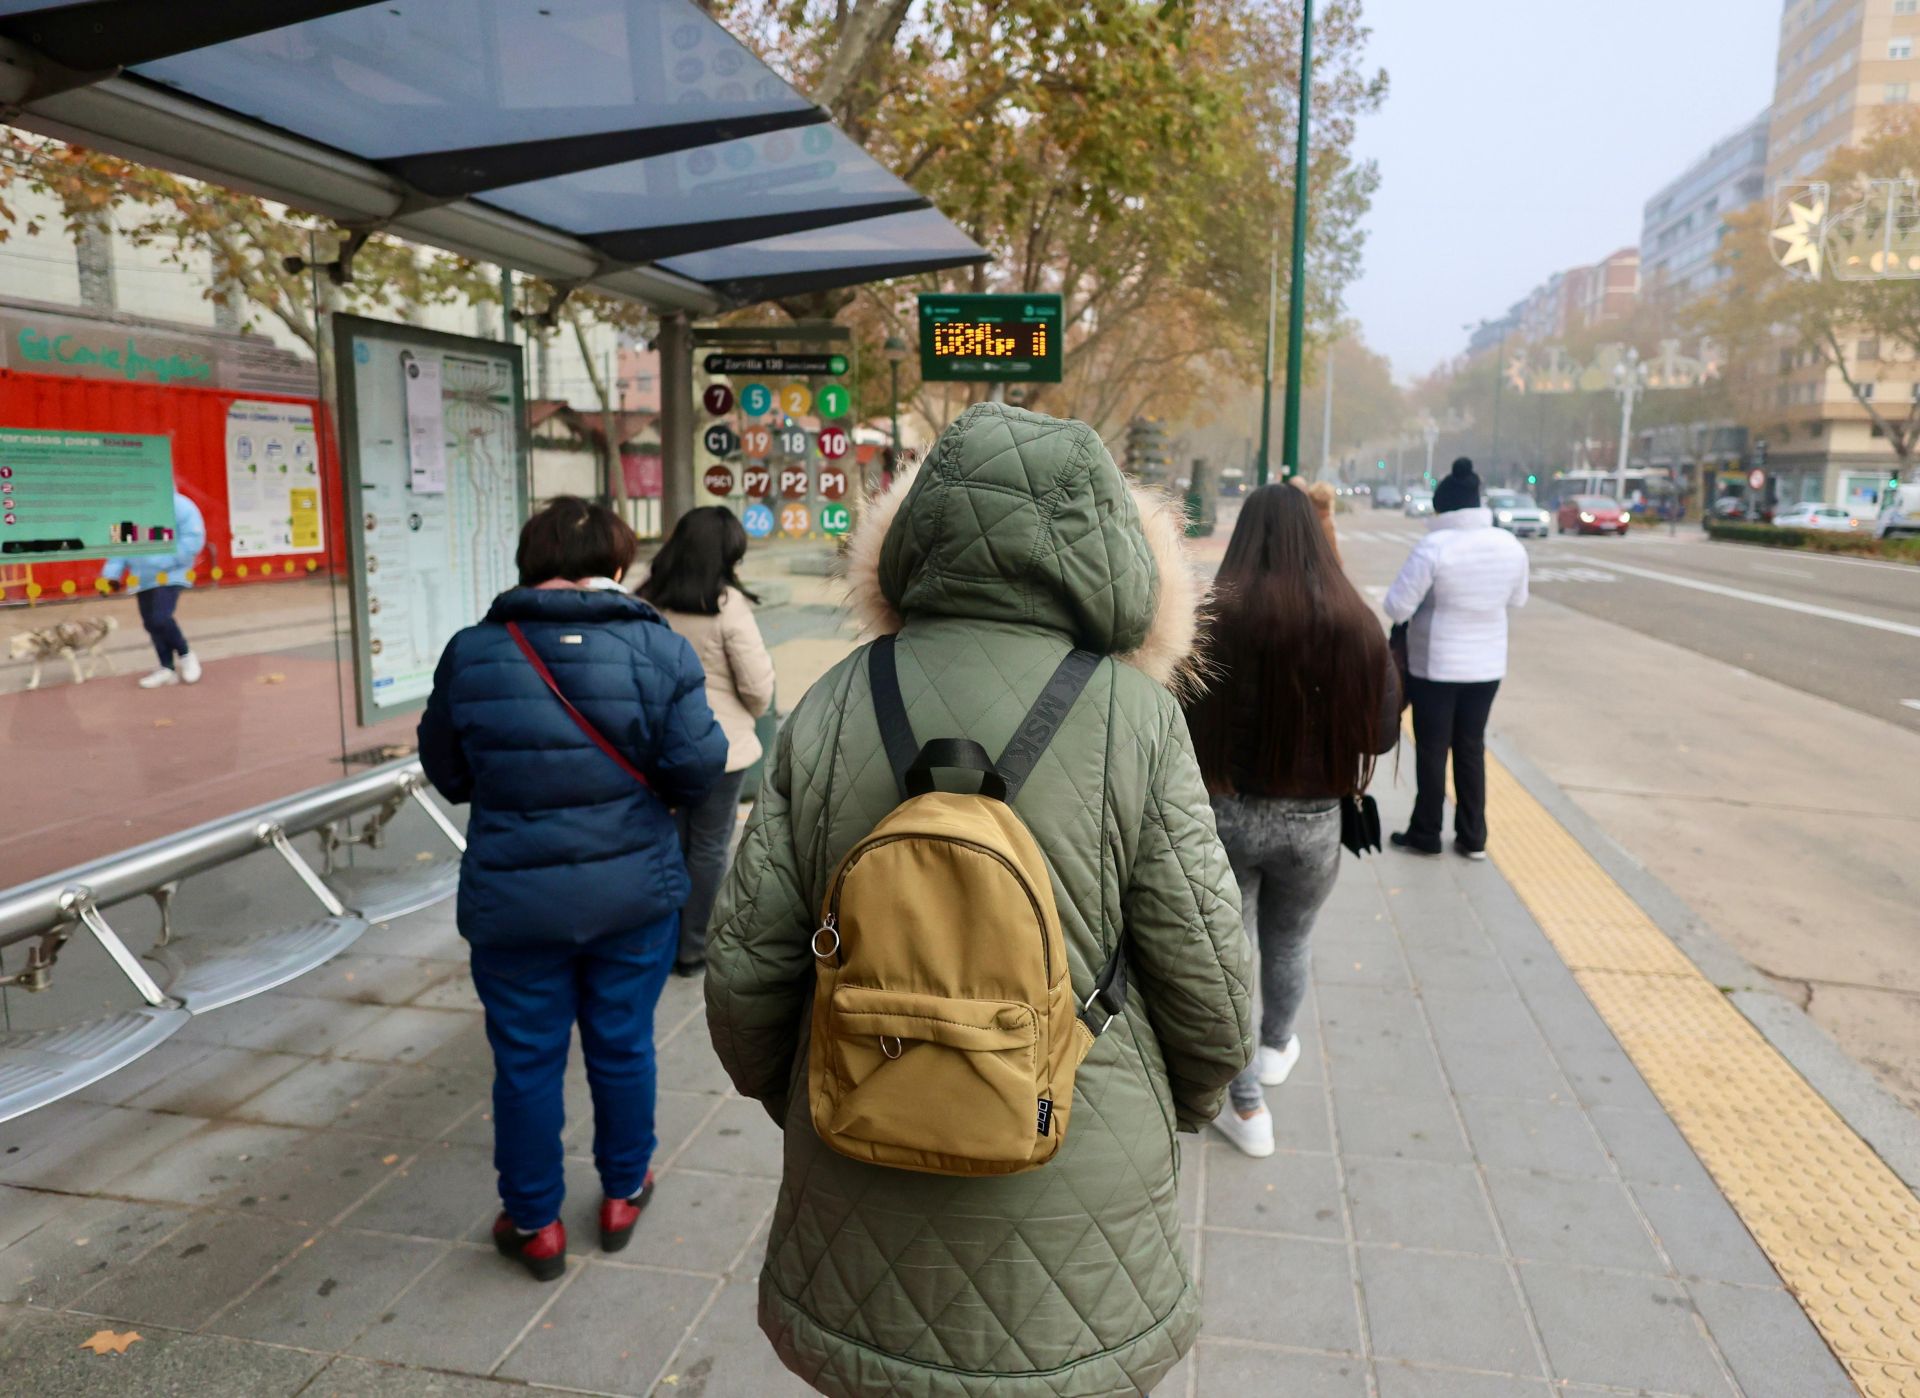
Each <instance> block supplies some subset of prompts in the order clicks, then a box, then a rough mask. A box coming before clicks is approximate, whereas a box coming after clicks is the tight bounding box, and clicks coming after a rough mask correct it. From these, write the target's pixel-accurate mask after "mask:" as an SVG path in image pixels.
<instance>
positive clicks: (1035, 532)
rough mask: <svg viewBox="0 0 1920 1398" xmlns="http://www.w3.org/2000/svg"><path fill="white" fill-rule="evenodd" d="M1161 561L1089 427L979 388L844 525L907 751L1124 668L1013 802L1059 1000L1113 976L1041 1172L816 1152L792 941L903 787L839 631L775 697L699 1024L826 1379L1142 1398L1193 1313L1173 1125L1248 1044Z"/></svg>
mask: <svg viewBox="0 0 1920 1398" xmlns="http://www.w3.org/2000/svg"><path fill="white" fill-rule="evenodd" d="M1180 550H1181V540H1180V528H1179V520H1178V519H1177V517H1176V516H1175V515H1174V514H1173V512H1172V511H1171V510H1170V509H1169V508H1168V507H1167V506H1166V505H1164V504H1163V503H1162V502H1159V501H1158V500H1156V499H1155V498H1154V497H1150V496H1145V495H1136V493H1134V492H1132V491H1130V490H1129V488H1128V486H1127V483H1126V481H1125V479H1124V478H1123V477H1122V476H1121V474H1120V472H1119V470H1118V469H1117V468H1116V467H1115V466H1114V464H1113V459H1112V457H1110V456H1109V455H1108V454H1107V450H1106V448H1105V446H1103V445H1102V443H1101V441H1100V439H1099V437H1098V436H1097V435H1096V434H1095V433H1094V432H1093V431H1092V429H1091V428H1088V427H1087V426H1085V425H1084V424H1082V423H1076V422H1063V421H1059V420H1057V419H1053V418H1047V417H1041V416H1039V415H1038V414H1034V413H1027V412H1022V411H1020V410H1018V409H1014V408H1009V407H1005V406H1002V405H999V404H987V405H983V406H979V407H975V408H972V409H970V410H969V411H968V412H967V413H966V414H965V415H964V416H963V417H961V418H960V420H959V421H958V422H956V423H955V424H954V425H953V426H952V427H950V428H949V429H948V430H947V431H946V432H945V433H944V434H943V435H942V436H941V438H940V441H939V443H938V444H937V445H936V446H935V448H934V451H933V453H932V455H931V457H930V458H929V460H928V462H927V464H926V465H925V467H924V468H922V470H921V471H920V472H919V473H918V475H917V476H916V477H914V478H913V479H912V480H911V481H910V482H903V483H901V484H899V485H897V486H896V488H895V489H894V491H893V492H891V493H890V495H889V496H887V497H884V498H882V499H881V500H879V501H877V502H875V503H874V504H873V505H872V506H870V507H869V509H868V511H867V517H866V519H865V520H864V521H863V524H862V526H861V530H860V532H859V534H858V535H857V536H856V538H855V540H854V546H853V550H852V566H851V574H852V576H851V579H850V581H851V584H852V588H853V593H854V604H855V607H856V610H857V611H858V612H859V614H860V615H861V617H862V619H863V621H865V622H866V623H867V625H868V628H869V629H870V630H872V631H876V632H886V631H897V632H898V633H899V642H898V662H899V673H900V686H901V690H902V692H903V694H904V695H905V698H906V702H907V708H908V712H909V715H910V717H911V718H912V721H913V729H914V733H915V735H916V736H917V737H919V739H920V740H921V741H923V742H924V741H926V740H928V739H930V738H935V737H970V738H974V739H976V740H978V741H979V742H981V743H982V744H984V745H985V746H986V747H987V749H988V750H989V751H991V752H998V751H1000V749H1001V748H1002V747H1003V746H1004V745H1005V744H1006V742H1007V740H1008V739H1009V738H1010V737H1011V736H1012V734H1013V730H1014V727H1015V725H1016V724H1017V723H1018V722H1019V720H1020V719H1021V717H1022V716H1023V715H1024V714H1025V713H1026V710H1027V707H1028V705H1029V704H1030V703H1031V702H1032V701H1033V699H1034V698H1035V697H1036V696H1037V695H1038V693H1039V691H1040V688H1041V686H1042V685H1043V684H1044V683H1045V681H1046V679H1047V677H1048V676H1049V675H1050V674H1051V673H1052V672H1053V669H1054V666H1055V665H1057V664H1058V663H1059V661H1060V660H1061V658H1062V657H1063V656H1064V655H1065V654H1066V652H1067V650H1068V649H1069V647H1070V646H1071V645H1073V644H1076V643H1077V644H1079V645H1082V646H1085V647H1088V648H1090V649H1093V650H1098V651H1100V652H1102V653H1105V654H1109V655H1113V656H1115V657H1117V658H1118V660H1119V663H1117V664H1109V665H1103V666H1102V667H1101V668H1100V669H1099V670H1098V671H1097V672H1096V673H1095V675H1094V678H1093V680H1092V681H1091V683H1089V685H1088V686H1087V689H1086V691H1085V692H1084V693H1083V694H1082V695H1081V696H1080V699H1079V701H1078V703H1077V704H1075V706H1074V708H1073V710H1072V712H1071V714H1070V715H1069V716H1068V718H1067V721H1066V723H1065V724H1064V725H1063V726H1062V728H1061V730H1060V732H1059V734H1058V735H1057V736H1056V737H1055V739H1054V741H1053V744H1052V746H1051V747H1050V748H1049V749H1048V750H1047V752H1046V754H1045V755H1044V756H1043V757H1042V759H1041V761H1040V764H1039V766H1038V767H1037V768H1036V769H1035V771H1034V773H1033V776H1032V778H1031V780H1030V781H1029V782H1028V784H1027V786H1026V787H1025V788H1024V789H1023V790H1022V791H1021V793H1020V795H1019V797H1018V799H1017V802H1016V809H1017V810H1018V811H1019V813H1020V815H1021V817H1022V818H1023V819H1024V820H1025V821H1026V822H1027V824H1028V826H1029V827H1030V828H1031V829H1032V831H1033V833H1034V836H1035V838H1036V839H1037V841H1038V842H1039V845H1040V848H1041V850H1042V851H1043V852H1044V854H1045V855H1046V858H1047V862H1048V865H1049V868H1050V872H1051V874H1052V878H1053V884H1054V896H1055V900H1056V902H1057V903H1058V906H1059V910H1060V916H1061V921H1062V923H1063V925H1064V929H1065V933H1066V941H1067V947H1068V955H1069V959H1070V961H1071V963H1072V970H1073V983H1074V986H1075V989H1076V991H1077V992H1078V993H1079V994H1080V996H1081V997H1082V998H1084V997H1085V995H1086V994H1087V992H1088V991H1089V990H1090V988H1091V986H1092V984H1093V977H1094V974H1095V972H1096V971H1097V969H1098V968H1099V967H1100V966H1101V965H1102V964H1103V963H1104V962H1105V961H1106V959H1107V957H1108V954H1109V953H1110V952H1111V951H1112V949H1113V948H1114V946H1115V945H1116V944H1117V943H1119V942H1120V941H1122V940H1123V939H1124V941H1125V943H1126V947H1127V953H1128V958H1129V965H1130V968H1131V977H1132V982H1131V988H1130V994H1129V998H1128V1006H1127V1012H1126V1014H1124V1015H1123V1016H1121V1017H1120V1018H1118V1019H1116V1020H1115V1021H1114V1022H1113V1025H1112V1027H1111V1028H1110V1029H1109V1030H1108V1032H1107V1033H1106V1035H1105V1036H1104V1037H1102V1038H1101V1039H1100V1041H1099V1042H1098V1043H1097V1044H1095V1046H1094V1048H1093V1051H1092V1053H1091V1054H1090V1055H1089V1056H1088V1058H1087V1060H1086V1062H1085V1064H1084V1065H1082V1067H1081V1069H1080V1072H1079V1077H1078V1081H1077V1084H1076V1089H1075V1091H1076V1094H1077V1095H1076V1097H1075V1101H1074V1107H1073V1113H1072V1124H1071V1126H1070V1128H1069V1130H1068V1133H1067V1138H1066V1142H1065V1144H1064V1145H1063V1146H1062V1148H1061V1150H1060V1152H1059V1154H1058V1155H1057V1156H1056V1157H1055V1158H1054V1159H1053V1161H1052V1162H1050V1163H1049V1164H1047V1165H1045V1166H1042V1167H1041V1168H1039V1169H1037V1170H1034V1171H1030V1172H1028V1173H1026V1174H1021V1175H1013V1176H1008V1177H1002V1178H991V1179H951V1178H944V1177H938V1176H934V1175H923V1174H914V1173H910V1172H906V1171H901V1170H893V1169H887V1168H884V1167H879V1166H874V1165H867V1164H862V1163H858V1162H856V1161H853V1160H849V1159H846V1158H845V1157H842V1156H840V1155H837V1154H835V1153H834V1152H833V1151H831V1150H829V1149H828V1148H827V1147H826V1146H825V1145H823V1144H822V1143H821V1141H820V1139H819V1137H818V1136H817V1135H816V1134H815V1133H814V1129H813V1124H812V1121H811V1119H810V1117H809V1115H808V1108H807V1100H806V1093H805V1091H804V1084H805V1079H806V1061H805V1059H806V1043H807V1030H806V1019H807V1015H808V1013H809V1009H810V1002H811V996H812V987H813V960H812V956H811V955H810V953H809V951H808V939H809V938H810V937H811V935H812V933H813V931H814V928H815V927H816V926H817V925H818V922H819V911H820V902H821V894H822V891H823V888H824V886H825V884H826V882H827V879H828V876H829V875H830V874H831V872H832V870H833V868H834V866H835V864H836V863H837V862H838V861H839V859H840V856H841V855H842V854H844V853H845V852H846V850H847V849H848V847H849V846H851V845H852V844H853V843H854V842H855V841H856V840H858V839H860V838H861V837H862V836H863V835H865V834H866V833H867V832H868V831H869V830H870V829H871V828H872V827H873V826H874V825H875V824H876V823H877V822H878V821H879V820H880V818H881V817H882V816H884V815H885V814H886V813H887V812H888V811H889V810H891V809H892V808H893V806H894V805H896V804H897V802H898V799H899V798H898V796H897V794H896V791H895V787H894V779H893V776H892V773H891V772H890V771H889V770H888V766H887V760H886V756H885V753H884V751H883V750H882V746H881V741H880V733H879V728H878V725H877V723H876V721H875V719H874V714H873V705H872V701H871V698H870V696H869V693H868V688H867V669H866V651H865V649H864V648H862V649H861V650H859V651H856V652H855V653H854V654H853V655H852V656H851V657H849V658H848V659H847V660H845V661H843V662H842V663H841V664H840V665H838V666H837V667H835V668H834V669H833V670H832V671H830V672H829V673H828V674H827V675H826V676H825V677H824V678H822V679H821V681H820V682H819V683H818V684H816V685H815V686H814V687H813V688H812V689H811V690H810V691H809V692H808V693H807V695H806V697H805V698H804V699H802V700H801V701H800V704H799V706H798V707H797V708H796V709H795V710H794V711H793V714H792V715H791V716H790V717H789V718H788V719H787V721H786V725H785V727H784V728H783V729H782V730H781V733H780V738H779V741H778V743H777V744H776V746H775V749H774V752H773V755H772V758H771V760H770V762H769V764H768V773H767V780H766V783H765V785H764V786H763V787H762V789H761V793H760V798H759V801H758V804H757V805H756V806H755V808H754V813H753V817H752V820H751V821H750V822H749V823H748V826H747V831H746V836H745V839H744V842H743V843H742V845H741V848H740V852H739V856H738V858H737V859H736V861H735V863H734V866H733V872H732V874H731V876H730V877H729V879H728V881H727V885H726V888H725V890H724V892H723V893H722V895H721V899H720V905H719V908H718V909H717V911H716V913H715V917H714V926H713V932H712V937H711V941H710V943H709V947H708V953H707V955H708V969H707V1014H708V1020H709V1023H710V1025H711V1027H712V1031H713V1041H714V1046H715V1047H716V1048H717V1049H718V1051H719V1054H720V1058H721V1061H722V1062H724V1063H725V1065H726V1068H727V1071H728V1073H729V1074H731V1075H732V1078H733V1081H734V1084H735V1085H736V1086H737V1087H738V1088H739V1090H740V1091H741V1092H742V1093H745V1094H746V1095H748V1096H750V1097H755V1098H758V1099H759V1100H760V1101H762V1102H764V1103H765V1104H766V1106H767V1108H768V1110H769V1111H770V1112H771V1113H772V1114H773V1116H774V1119H775V1120H776V1121H778V1122H779V1123H780V1125H781V1126H782V1127H783V1128H784V1131H785V1147H784V1154H785V1165H784V1171H783V1178H782V1181H781V1189H780V1198H779V1205H778V1208H777V1210H776V1212H775V1214H774V1220H773V1231H772V1235H771V1237H770V1239H769V1241H768V1244H767V1257H766V1264H765V1267H764V1269H763V1270H762V1272H761V1279H760V1323H761V1326H762V1328H764V1329H765V1330H766V1332H767V1334H768V1335H769V1336H770V1337H771V1338H772V1340H773V1343H774V1345H775V1347H776V1348H777V1349H778V1351H779V1353H780V1357H781V1358H782V1359H783V1360H784V1361H785V1362H786V1363H787V1365H788V1367H790V1368H791V1369H793V1370H794V1371H795V1372H796V1373H798V1374H799V1375H800V1376H801V1377H802V1378H804V1379H805V1380H807V1381H808V1382H809V1383H811V1384H812V1385H813V1386H814V1387H815V1388H816V1389H818V1390H820V1391H821V1392H824V1393H829V1394H839V1395H859V1398H877V1396H878V1395H903V1398H904V1396H905V1395H916V1398H932V1396H933V1395H940V1398H944V1396H945V1395H982V1398H985V1395H989V1394H991V1395H993V1398H1038V1395H1046V1394H1069V1395H1075V1398H1095V1395H1128V1394H1137V1393H1141V1392H1144V1391H1146V1390H1148V1389H1150V1388H1151V1386H1152V1385H1153V1384H1154V1383H1155V1382H1157V1381H1158V1380H1159V1379H1160V1378H1161V1377H1162V1376H1163V1375H1164V1374H1165V1373H1166V1372H1167V1370H1169V1369H1170V1368H1172V1367H1173V1365H1174V1363H1175V1362H1176V1361H1177V1360H1178V1359H1179V1358H1180V1356H1181V1355H1182V1354H1183V1353H1185V1352H1186V1350H1187V1349H1188V1347H1189V1346H1190V1345H1191V1344H1192V1342H1193V1339H1194V1336H1195V1333H1196V1332H1197V1331H1198V1329H1199V1325H1200V1314H1199V1303H1198V1298H1197V1296H1196V1295H1195V1292H1194V1286H1193V1281H1192V1278H1191V1277H1190V1275H1189V1273H1188V1269H1187V1264H1186V1260H1185V1256H1186V1248H1185V1247H1184V1245H1183V1243H1182V1239H1181V1234H1180V1222H1179V1210H1178V1207H1177V1204H1176V1197H1175V1195H1176V1189H1177V1178H1178V1171H1179V1155H1178V1151H1177V1149H1176V1146H1175V1143H1174V1133H1175V1132H1176V1131H1194V1130H1197V1129H1199V1128H1200V1127H1201V1126H1202V1125H1203V1124H1204V1123H1206V1122H1207V1121H1209V1120H1210V1119H1211V1118H1212V1116H1213V1114H1214V1112H1215V1111H1216V1110H1217V1109H1218V1107H1219V1104H1220V1098H1221V1094H1222V1092H1223V1090H1224V1089H1225V1087H1226V1084H1227V1082H1228V1081H1229V1080H1230V1079H1231V1078H1232V1077H1233V1075H1234V1073H1235V1072H1236V1071H1238V1070H1239V1069H1240V1068H1241V1067H1242V1066H1243V1065H1244V1064H1245V1063H1246V1062H1247V1061H1248V1059H1249V1057H1250V1056H1251V1053H1252V1042H1251V1025H1250V1020H1249V1006H1248V989H1247V987H1248V979H1249V977H1248V972H1249V951H1248V945H1247V938H1246V934H1245V932H1244V931H1243V930H1242V928H1241V922H1240V908H1239V899H1238V896H1237V893H1236V891H1235V884H1234V880H1233V876H1232V874H1231V872H1230V871H1229V869H1228V867H1227V859H1226V855H1225V853H1224V852H1223V851H1222V849H1221V847H1220V842H1219V840H1218V838H1217V837H1216V836H1215V834H1214V827H1213V817H1212V813H1211V811H1210V810H1209V808H1208V805H1207V794H1206V790H1205V788H1204V787H1203V785H1202V784H1201V780H1200V773H1199V770H1198V769H1197V767H1196V766H1195V764H1194V758H1193V752H1192V748H1191V745H1190V743H1189V740H1188V737H1187V726H1186V723H1185V722H1184V720H1183V719H1182V717H1181V712H1180V706H1179V704H1178V703H1177V702H1176V700H1175V697H1174V695H1173V693H1172V692H1170V689H1169V685H1171V684H1175V683H1177V682H1178V674H1179V671H1180V667H1181V665H1182V664H1183V662H1184V661H1185V659H1186V652H1187V650H1188V649H1189V648H1190V647H1191V644H1192V639H1193V628H1194V605H1195V603H1194V588H1193V583H1192V581H1191V578H1190V576H1189V574H1188V572H1187V570H1186V565H1185V563H1184V562H1183V560H1182V558H1181V555H1180ZM951 780H952V781H953V783H954V785H955V789H963V786H962V784H963V783H966V782H967V781H969V780H970V779H969V778H967V777H964V776H961V775H958V774H955V775H953V776H952V777H951ZM929 1106H930V1108H931V1109H935V1110H937V1107H938V1104H929Z"/></svg>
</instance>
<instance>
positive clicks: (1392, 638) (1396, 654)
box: [1387, 621, 1413, 713]
mask: <svg viewBox="0 0 1920 1398" xmlns="http://www.w3.org/2000/svg"><path fill="white" fill-rule="evenodd" d="M1387 653H1388V654H1389V655H1391V656H1392V657H1393V668H1394V669H1395V670H1396V671H1397V672H1398V673H1399V675H1400V712H1401V713H1405V712H1406V711H1407V705H1409V704H1411V703H1412V702H1413V685H1412V684H1411V683H1409V681H1411V679H1412V678H1413V671H1412V670H1411V669H1410V668H1409V667H1408V661H1407V623H1406V622H1404V621H1400V622H1395V623H1394V625H1393V628H1392V629H1391V630H1390V631H1388V632H1387Z"/></svg>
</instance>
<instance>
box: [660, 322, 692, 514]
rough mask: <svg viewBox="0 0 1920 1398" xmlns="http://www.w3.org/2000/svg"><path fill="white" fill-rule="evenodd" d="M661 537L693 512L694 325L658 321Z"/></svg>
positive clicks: (690, 323)
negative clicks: (691, 510)
mask: <svg viewBox="0 0 1920 1398" xmlns="http://www.w3.org/2000/svg"><path fill="white" fill-rule="evenodd" d="M655 344H656V346H657V348H658V349H659V352H660V533H661V535H662V536H665V535H668V534H671V533H672V532H673V526H674V525H676V524H678V523H679V522H680V516H682V515H684V514H685V513H686V512H687V511H688V510H690V509H692V508H693V323H692V322H691V321H690V320H689V319H688V317H687V314H686V312H684V311H676V312H674V313H673V314H671V315H663V316H661V317H660V335H659V338H658V339H657V340H656V341H655Z"/></svg>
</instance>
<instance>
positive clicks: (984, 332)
mask: <svg viewBox="0 0 1920 1398" xmlns="http://www.w3.org/2000/svg"><path fill="white" fill-rule="evenodd" d="M1060 340H1061V323H1060V298H1059V297H1058V296H945V295H928V296H922V297H921V298H920V377H921V378H922V379H924V380H926V381H927V382H929V383H941V382H956V381H966V382H970V383H1059V382H1060V349H1061V345H1060Z"/></svg>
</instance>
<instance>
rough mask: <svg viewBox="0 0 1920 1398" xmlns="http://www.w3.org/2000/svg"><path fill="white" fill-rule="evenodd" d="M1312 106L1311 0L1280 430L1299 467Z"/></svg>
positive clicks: (1303, 52) (1304, 19) (1283, 448)
mask: <svg viewBox="0 0 1920 1398" xmlns="http://www.w3.org/2000/svg"><path fill="white" fill-rule="evenodd" d="M1312 106H1313V0H1303V3H1302V6H1301V15H1300V131H1299V142H1298V144H1297V146H1296V147H1295V150H1294V156H1293V275H1292V279H1291V280H1290V281H1289V282H1288V283H1287V414H1286V417H1285V419H1284V426H1283V427H1282V428H1281V433H1280V454H1281V459H1282V464H1283V465H1285V467H1286V472H1287V474H1288V475H1289V476H1291V475H1293V474H1294V473H1296V472H1297V471H1298V470H1299V469H1300V385H1301V373H1302V369H1303V366H1302V364H1301V358H1302V356H1303V354H1304V349H1305V343H1306V333H1307V285H1306V283H1307V175H1308V170H1307V119H1308V116H1309V115H1310V113H1311V110H1312Z"/></svg>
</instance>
